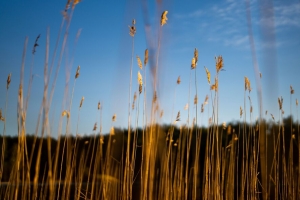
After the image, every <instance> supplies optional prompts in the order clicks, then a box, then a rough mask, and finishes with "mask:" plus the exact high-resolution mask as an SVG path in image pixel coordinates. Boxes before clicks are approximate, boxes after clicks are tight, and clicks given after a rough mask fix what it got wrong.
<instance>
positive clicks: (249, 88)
mask: <svg viewBox="0 0 300 200" xmlns="http://www.w3.org/2000/svg"><path fill="white" fill-rule="evenodd" d="M245 90H248V91H249V92H251V84H250V81H249V79H248V77H246V76H245Z"/></svg>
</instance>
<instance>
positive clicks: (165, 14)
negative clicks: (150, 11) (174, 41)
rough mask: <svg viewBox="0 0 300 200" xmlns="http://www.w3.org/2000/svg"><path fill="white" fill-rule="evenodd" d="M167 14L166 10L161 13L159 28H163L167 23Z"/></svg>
mask: <svg viewBox="0 0 300 200" xmlns="http://www.w3.org/2000/svg"><path fill="white" fill-rule="evenodd" d="M167 14H168V11H167V10H165V11H164V12H163V13H162V15H161V19H160V25H161V26H163V25H165V24H166V23H167V20H168V18H167Z"/></svg>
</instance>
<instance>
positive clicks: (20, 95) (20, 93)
mask: <svg viewBox="0 0 300 200" xmlns="http://www.w3.org/2000/svg"><path fill="white" fill-rule="evenodd" d="M22 97H23V86H22V85H21V84H20V86H19V100H21V98H22Z"/></svg>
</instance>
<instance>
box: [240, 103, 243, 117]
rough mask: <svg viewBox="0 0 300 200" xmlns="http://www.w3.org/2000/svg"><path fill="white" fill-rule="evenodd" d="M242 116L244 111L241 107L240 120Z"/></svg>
mask: <svg viewBox="0 0 300 200" xmlns="http://www.w3.org/2000/svg"><path fill="white" fill-rule="evenodd" d="M242 116H243V109H242V107H241V106H240V118H242Z"/></svg>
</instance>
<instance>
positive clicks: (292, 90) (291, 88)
mask: <svg viewBox="0 0 300 200" xmlns="http://www.w3.org/2000/svg"><path fill="white" fill-rule="evenodd" d="M290 90H291V94H294V92H295V91H294V89H293V87H292V86H291V85H290Z"/></svg>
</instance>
